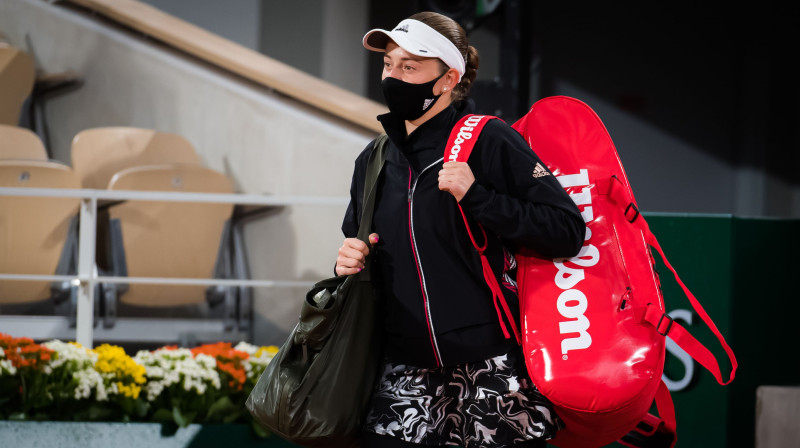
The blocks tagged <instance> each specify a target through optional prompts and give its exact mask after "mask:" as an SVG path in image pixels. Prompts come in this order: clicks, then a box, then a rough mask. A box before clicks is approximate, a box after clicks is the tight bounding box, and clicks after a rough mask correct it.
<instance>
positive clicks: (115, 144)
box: [72, 127, 201, 190]
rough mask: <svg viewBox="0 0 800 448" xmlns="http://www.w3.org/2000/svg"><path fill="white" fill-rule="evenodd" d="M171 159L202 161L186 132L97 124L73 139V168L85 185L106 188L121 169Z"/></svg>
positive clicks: (191, 162)
mask: <svg viewBox="0 0 800 448" xmlns="http://www.w3.org/2000/svg"><path fill="white" fill-rule="evenodd" d="M167 163H183V164H201V160H200V157H199V156H198V155H197V153H196V152H195V149H194V146H193V145H192V144H191V143H190V142H189V141H188V140H186V139H185V138H183V137H182V136H180V135H177V134H171V133H168V132H158V131H155V130H152V129H142V128H133V127H108V128H93V129H86V130H83V131H81V132H79V133H78V134H77V135H76V136H75V137H74V138H73V139H72V168H73V169H74V170H75V172H76V173H77V174H78V177H79V178H80V179H81V185H83V188H96V189H101V190H104V189H106V188H107V187H108V184H109V182H110V181H111V178H112V177H113V176H114V175H115V174H116V173H117V172H119V171H121V170H124V169H126V168H130V167H134V166H142V165H160V164H167Z"/></svg>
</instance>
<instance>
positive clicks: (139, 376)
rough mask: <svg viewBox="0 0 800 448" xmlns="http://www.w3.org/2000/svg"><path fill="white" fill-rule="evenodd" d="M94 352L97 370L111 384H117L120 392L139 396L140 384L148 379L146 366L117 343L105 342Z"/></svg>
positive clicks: (125, 394)
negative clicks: (126, 352)
mask: <svg viewBox="0 0 800 448" xmlns="http://www.w3.org/2000/svg"><path fill="white" fill-rule="evenodd" d="M94 352H95V353H97V362H96V363H95V365H94V368H95V370H97V371H98V372H99V373H100V374H101V375H102V376H103V378H105V379H106V380H109V382H110V383H111V384H116V386H117V391H118V393H119V394H121V395H124V396H126V397H133V398H134V399H136V398H138V397H139V392H140V391H141V389H142V388H141V386H139V385H140V384H144V383H145V381H146V378H145V368H144V366H142V365H139V364H138V363H136V361H134V360H133V358H131V357H130V356H128V355H127V354H125V350H124V349H123V348H122V347H117V346H115V345H108V344H103V345H101V346H100V347H97V348H96V349H95V350H94Z"/></svg>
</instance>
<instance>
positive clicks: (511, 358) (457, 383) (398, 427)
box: [364, 349, 563, 448]
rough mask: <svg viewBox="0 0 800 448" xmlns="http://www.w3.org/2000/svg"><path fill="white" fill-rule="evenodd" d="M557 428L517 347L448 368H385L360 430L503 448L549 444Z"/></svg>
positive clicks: (434, 443)
mask: <svg viewBox="0 0 800 448" xmlns="http://www.w3.org/2000/svg"><path fill="white" fill-rule="evenodd" d="M562 427H563V423H562V422H561V420H560V419H559V418H558V416H556V414H555V412H554V411H553V408H552V405H551V403H550V402H549V401H548V400H547V399H546V398H545V397H544V396H543V395H542V394H541V393H540V392H539V390H538V389H537V388H536V386H534V385H533V383H532V382H531V380H530V377H529V376H528V373H527V370H526V368H525V361H524V358H523V357H522V350H521V349H516V350H514V351H512V352H511V353H508V354H505V355H500V356H496V357H494V358H492V359H488V360H485V361H478V362H473V363H468V364H462V365H459V366H453V367H439V368H432V369H423V368H416V367H412V366H407V365H403V364H396V363H392V362H385V364H384V366H383V373H382V374H381V377H380V379H379V381H378V383H377V384H376V387H375V391H374V393H373V396H372V399H371V403H370V412H369V415H368V416H367V422H366V425H365V427H364V429H365V431H369V432H374V433H376V434H380V435H386V436H391V437H396V438H398V439H401V440H404V441H406V442H411V443H417V444H421V445H431V446H442V445H458V446H461V447H464V448H473V447H493V448H500V447H510V446H512V445H514V444H517V443H521V442H524V441H526V440H531V439H544V440H548V439H551V438H553V437H555V433H556V431H558V430H559V429H561V428H562Z"/></svg>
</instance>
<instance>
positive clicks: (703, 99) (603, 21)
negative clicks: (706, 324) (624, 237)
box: [367, 0, 800, 217]
mask: <svg viewBox="0 0 800 448" xmlns="http://www.w3.org/2000/svg"><path fill="white" fill-rule="evenodd" d="M480 3H481V2H476V1H475V0H416V1H408V2H381V1H378V0H372V1H371V4H370V6H371V8H370V18H369V23H370V24H371V25H372V26H374V27H381V28H390V27H392V26H393V25H394V24H396V23H397V22H399V21H400V20H402V19H404V18H406V17H408V16H410V15H411V14H413V13H415V12H418V11H423V10H431V11H437V12H441V13H443V14H446V15H449V16H451V17H453V18H454V19H456V20H458V21H459V22H460V23H461V24H462V26H463V27H464V28H465V29H466V30H467V32H468V34H469V36H470V38H471V42H470V43H472V44H475V46H476V47H477V48H478V49H479V51H480V52H481V54H482V58H481V61H482V66H481V68H480V69H479V72H478V73H479V81H478V82H477V83H476V85H475V87H474V88H473V91H472V97H473V98H474V99H475V100H476V102H477V104H478V107H479V112H480V113H490V114H495V115H500V116H501V118H504V119H505V120H506V121H507V122H509V123H512V122H513V121H515V120H516V119H517V118H519V117H520V116H521V115H522V114H524V113H525V112H526V111H527V109H528V108H529V107H530V105H531V104H532V103H533V102H535V101H536V100H537V99H539V98H542V97H546V96H551V95H562V94H567V95H570V96H574V94H571V93H572V92H575V91H579V92H582V93H583V95H590V96H591V98H592V99H594V103H593V102H590V101H587V99H586V98H579V99H582V100H585V101H586V102H587V103H589V105H590V106H592V107H593V108H595V110H596V111H597V112H598V113H599V114H600V117H601V119H603V120H604V121H605V122H606V126H607V127H608V128H609V131H610V133H611V136H612V138H614V139H615V141H616V143H617V148H618V151H619V152H620V155H621V157H622V160H623V163H624V164H625V166H626V169H628V174H629V177H630V178H631V182H632V185H633V187H634V192H639V191H641V197H640V195H639V194H637V198H638V199H639V200H640V206H641V207H642V208H643V209H645V210H652V211H679V212H694V213H697V212H700V213H718V212H722V213H739V214H745V215H755V216H772V217H798V213H800V212H799V211H798V210H797V201H798V199H796V196H797V194H798V193H797V192H796V190H797V188H798V185H799V184H800V176H798V174H797V166H798V165H799V164H800V137H799V136H798V125H800V112H798V107H797V104H798V100H800V85H798V80H800V69H798V64H797V62H796V61H795V59H796V55H797V53H798V44H800V39H799V38H798V37H800V36H799V34H800V20H798V14H797V12H796V11H795V9H796V8H793V7H791V6H788V5H789V4H788V3H786V4H782V5H778V4H772V3H758V4H754V3H749V4H744V5H739V6H738V7H734V6H733V4H722V6H721V7H720V6H711V5H708V4H705V3H704V2H694V3H693V4H690V5H688V6H687V5H680V6H679V5H676V4H664V5H660V4H653V3H646V2H637V3H632V2H630V3H628V4H627V5H625V6H621V5H616V4H615V5H609V4H608V3H607V2H579V3H575V2H544V1H520V0H502V1H500V2H499V6H498V7H497V9H496V10H494V12H492V13H491V14H489V15H484V16H481V15H480V14H479V13H478V12H476V11H477V10H479V9H480V7H481V4H480ZM626 3H627V2H626ZM473 36H475V37H476V39H477V41H476V39H472V37H473ZM486 36H490V37H492V38H493V39H491V40H490V43H492V44H494V45H495V46H492V45H489V46H488V47H487V45H486V43H487V42H486V39H485V37H486ZM481 39H483V40H482V41H481ZM370 58H372V59H370V62H369V64H368V67H369V68H368V70H369V71H370V72H369V76H368V77H367V79H368V82H369V87H368V95H369V96H370V97H371V98H372V99H374V100H376V101H380V102H382V101H383V98H382V95H381V93H380V77H379V76H378V68H377V67H380V66H381V62H380V61H381V59H380V58H381V57H380V55H379V54H377V53H372V54H371V55H370ZM486 72H488V73H489V76H491V78H490V79H486V78H485V75H486ZM597 103H602V104H604V105H606V107H612V108H614V109H616V112H619V113H624V114H625V115H626V116H627V117H630V118H629V119H633V120H640V121H642V122H644V123H646V125H647V126H652V127H654V128H656V129H657V130H658V132H662V133H665V134H667V135H668V136H669V137H670V138H672V139H675V140H676V141H679V142H682V144H684V145H687V146H691V147H692V149H693V150H694V151H699V152H701V153H702V156H707V157H710V158H711V159H712V160H713V161H715V162H716V163H720V164H721V166H724V167H726V170H730V174H729V175H728V174H726V175H725V176H726V178H725V179H724V181H723V182H719V181H716V182H715V183H713V184H712V185H705V184H702V185H700V184H699V185H698V187H697V188H701V189H704V190H706V191H708V189H709V188H720V189H727V190H734V189H738V191H737V192H734V191H731V194H732V195H733V194H738V195H742V194H746V193H747V191H748V190H749V189H750V187H751V184H749V183H748V181H747V180H745V181H743V180H742V176H743V175H747V173H750V172H751V171H756V172H760V173H764V175H765V176H766V178H767V179H768V180H767V181H765V182H766V185H767V187H765V188H766V189H765V191H764V193H763V196H764V197H763V199H761V200H757V202H759V201H760V202H761V204H759V205H758V206H757V207H752V206H751V207H746V206H745V207H742V206H738V207H737V205H736V204H737V202H736V199H735V198H731V197H729V196H722V194H720V195H717V196H711V195H710V196H709V198H710V199H708V200H707V201H706V202H707V203H706V204H703V203H693V201H692V198H691V197H688V196H692V195H691V194H688V193H691V189H688V190H687V189H685V188H684V189H682V191H681V196H682V197H678V198H669V197H662V196H659V193H658V192H657V191H656V190H659V189H662V190H663V189H665V188H666V189H667V191H669V190H668V187H669V185H664V184H661V185H660V186H658V185H648V181H649V179H648V176H649V175H651V174H652V173H653V172H654V171H657V170H658V168H659V166H660V162H659V158H661V157H664V158H668V157H670V154H669V153H665V152H664V151H661V152H660V153H644V149H643V148H641V147H642V146H643V143H642V142H641V141H636V143H635V144H633V143H632V142H633V141H634V139H633V137H631V136H629V133H630V132H632V131H631V130H630V128H628V127H626V126H625V125H624V124H623V123H617V122H615V121H614V120H612V119H611V118H610V117H609V116H608V114H606V115H604V113H603V110H599V109H598V108H597V106H596V105H597ZM601 109H602V108H601ZM629 139H630V141H631V143H628V142H629ZM646 144H647V143H646V141H645V142H644V145H646ZM669 169H671V170H673V171H674V170H676V167H674V166H670V168H669ZM686 173H692V174H691V177H689V176H688V175H687V177H684V178H682V177H680V173H676V177H675V179H676V181H677V182H682V183H687V182H695V181H697V178H698V177H701V176H702V175H703V172H702V167H697V166H693V167H691V169H689V170H687V171H686ZM666 179H668V178H665V179H664V180H666ZM659 180H661V179H659ZM771 182H779V183H780V184H781V185H783V187H784V188H788V189H791V190H793V191H795V193H787V192H786V191H782V190H775V189H773V190H770V188H771V187H770V185H771ZM637 186H639V189H637ZM687 191H688V193H687ZM661 194H663V193H661ZM792 194H794V197H795V199H792V198H793V196H792ZM719 197H723V198H724V199H723V200H722V201H720V200H719ZM645 199H646V200H645ZM697 201H702V199H697ZM792 201H794V202H792ZM695 202H696V201H695ZM712 202H715V203H716V202H725V204H712ZM648 203H649V204H651V207H648Z"/></svg>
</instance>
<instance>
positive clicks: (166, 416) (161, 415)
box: [151, 408, 172, 422]
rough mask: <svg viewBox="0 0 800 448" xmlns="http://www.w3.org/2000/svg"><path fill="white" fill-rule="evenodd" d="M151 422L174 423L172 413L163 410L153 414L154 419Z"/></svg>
mask: <svg viewBox="0 0 800 448" xmlns="http://www.w3.org/2000/svg"><path fill="white" fill-rule="evenodd" d="M151 420H153V421H157V422H169V421H172V411H170V410H169V409H165V408H161V409H159V410H157V411H156V412H154V413H153V417H151Z"/></svg>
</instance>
